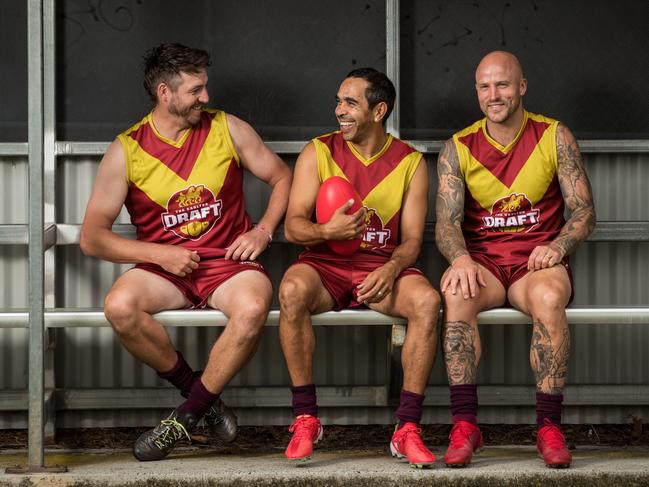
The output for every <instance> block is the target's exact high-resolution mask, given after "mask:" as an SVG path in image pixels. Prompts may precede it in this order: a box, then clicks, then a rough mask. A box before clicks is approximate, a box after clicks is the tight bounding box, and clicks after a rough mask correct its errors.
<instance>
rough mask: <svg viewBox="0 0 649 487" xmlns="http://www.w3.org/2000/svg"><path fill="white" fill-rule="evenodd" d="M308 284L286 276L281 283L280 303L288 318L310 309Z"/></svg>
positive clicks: (282, 311)
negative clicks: (307, 296)
mask: <svg viewBox="0 0 649 487" xmlns="http://www.w3.org/2000/svg"><path fill="white" fill-rule="evenodd" d="M306 295H307V287H306V284H305V283H304V282H303V281H301V280H299V279H295V278H291V277H288V278H287V277H285V278H284V279H283V280H282V282H281V284H280V285H279V305H280V309H281V313H282V315H283V316H284V317H286V318H289V319H291V318H294V317H296V316H298V315H300V314H303V313H304V312H307V311H308V306H307V299H306Z"/></svg>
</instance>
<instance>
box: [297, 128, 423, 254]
mask: <svg viewBox="0 0 649 487" xmlns="http://www.w3.org/2000/svg"><path fill="white" fill-rule="evenodd" d="M313 144H314V145H315V149H316V156H317V161H318V177H319V178H320V182H321V183H322V182H323V181H324V180H325V179H327V178H329V177H331V176H340V177H343V178H345V179H347V180H348V181H349V182H350V183H351V184H352V186H353V187H354V188H355V189H356V191H357V192H358V194H359V196H360V197H361V199H362V200H363V206H365V208H366V209H367V216H366V219H365V224H366V225H367V227H366V229H365V233H364V234H363V241H362V242H361V246H360V248H359V250H358V251H357V252H356V253H355V254H354V255H353V256H350V257H345V259H362V260H376V261H385V260H387V259H389V258H390V256H391V255H392V252H393V251H394V248H395V247H396V246H397V245H399V222H400V219H401V218H400V217H401V205H402V202H403V195H404V193H405V192H406V190H407V189H408V185H409V184H410V180H411V179H412V176H413V175H414V173H415V170H416V169H417V167H418V165H419V162H420V161H421V158H422V154H421V153H420V152H417V151H416V150H415V149H413V148H412V147H410V146H409V145H408V144H406V143H404V142H402V141H401V140H399V139H396V138H394V137H392V136H391V135H388V138H387V141H386V142H385V145H384V146H383V148H382V149H381V150H380V151H379V152H378V153H377V154H376V155H374V156H372V157H371V158H369V159H365V158H364V157H363V156H362V155H360V154H359V153H358V151H356V149H354V147H353V145H352V144H351V143H349V142H347V141H345V139H343V136H342V134H341V133H340V132H339V131H337V132H333V133H331V134H327V135H323V136H321V137H317V138H315V139H313ZM310 252H313V253H317V254H319V255H320V254H322V255H323V256H328V257H329V258H332V257H334V258H335V254H333V252H332V251H331V250H329V247H327V246H326V245H324V244H322V245H318V246H315V247H313V249H312V250H311V251H310ZM325 258H326V257H325Z"/></svg>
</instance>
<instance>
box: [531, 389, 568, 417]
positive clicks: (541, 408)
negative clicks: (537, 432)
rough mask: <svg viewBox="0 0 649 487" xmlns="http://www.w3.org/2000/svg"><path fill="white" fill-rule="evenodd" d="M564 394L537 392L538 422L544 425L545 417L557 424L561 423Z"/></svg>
mask: <svg viewBox="0 0 649 487" xmlns="http://www.w3.org/2000/svg"><path fill="white" fill-rule="evenodd" d="M562 407H563V394H545V393H543V392H538V391H537V392H536V424H537V425H539V426H543V425H544V424H545V419H548V420H550V422H551V423H552V424H555V425H556V426H560V425H561V409H562Z"/></svg>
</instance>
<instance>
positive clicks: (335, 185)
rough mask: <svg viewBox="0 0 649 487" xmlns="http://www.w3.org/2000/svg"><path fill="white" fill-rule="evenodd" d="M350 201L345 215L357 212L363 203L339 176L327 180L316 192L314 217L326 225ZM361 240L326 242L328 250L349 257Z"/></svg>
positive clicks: (352, 188) (350, 186) (347, 182)
mask: <svg viewBox="0 0 649 487" xmlns="http://www.w3.org/2000/svg"><path fill="white" fill-rule="evenodd" d="M350 199H353V200H354V204H353V205H352V207H351V208H350V209H349V210H347V214H348V215H351V214H352V213H355V212H357V211H358V210H359V209H360V208H361V207H362V206H363V202H362V200H361V197H360V196H359V195H358V193H357V192H356V190H355V189H354V187H353V186H352V185H351V183H350V182H349V181H347V180H346V179H345V178H341V177H340V176H332V177H330V178H327V179H326V180H325V181H324V182H323V183H322V184H321V185H320V190H319V191H318V198H317V199H316V202H315V215H316V221H317V222H318V223H327V222H328V221H329V220H330V219H331V217H332V215H333V214H334V212H335V211H336V210H337V209H338V208H340V207H341V206H343V205H344V204H345V203H347V202H348V201H349V200H350ZM361 241H362V239H361V238H356V239H354V240H327V245H329V248H330V249H331V250H333V251H334V252H336V253H337V254H340V255H351V254H353V253H354V252H356V251H357V250H358V247H359V246H360V244H361Z"/></svg>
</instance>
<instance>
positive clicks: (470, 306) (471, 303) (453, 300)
mask: <svg viewBox="0 0 649 487" xmlns="http://www.w3.org/2000/svg"><path fill="white" fill-rule="evenodd" d="M443 302H444V312H445V314H446V315H448V314H449V313H451V314H453V315H457V314H461V315H462V316H464V317H465V319H468V318H469V317H471V316H473V315H476V314H478V312H479V311H480V306H479V303H478V299H477V296H476V297H473V298H472V297H469V298H468V299H465V298H464V295H463V294H462V290H461V289H460V288H459V287H458V288H457V289H456V290H455V294H453V293H452V292H451V290H450V289H449V288H447V289H446V291H444V294H443Z"/></svg>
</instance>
